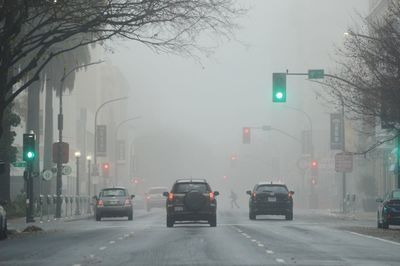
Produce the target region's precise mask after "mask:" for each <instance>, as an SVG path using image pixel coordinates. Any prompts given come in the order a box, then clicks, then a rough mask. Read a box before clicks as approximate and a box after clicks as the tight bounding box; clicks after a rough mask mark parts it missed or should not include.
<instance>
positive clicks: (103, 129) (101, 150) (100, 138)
mask: <svg viewBox="0 0 400 266" xmlns="http://www.w3.org/2000/svg"><path fill="white" fill-rule="evenodd" d="M96 156H99V157H105V156H107V126H106V125H98V126H97V128H96Z"/></svg>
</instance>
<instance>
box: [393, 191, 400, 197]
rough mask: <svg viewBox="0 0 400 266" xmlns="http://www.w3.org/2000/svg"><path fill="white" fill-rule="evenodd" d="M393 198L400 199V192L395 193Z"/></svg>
mask: <svg viewBox="0 0 400 266" xmlns="http://www.w3.org/2000/svg"><path fill="white" fill-rule="evenodd" d="M393 198H394V199H400V190H395V191H393Z"/></svg>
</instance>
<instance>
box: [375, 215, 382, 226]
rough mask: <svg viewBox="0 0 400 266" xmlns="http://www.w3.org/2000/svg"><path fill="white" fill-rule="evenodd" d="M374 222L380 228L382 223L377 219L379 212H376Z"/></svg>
mask: <svg viewBox="0 0 400 266" xmlns="http://www.w3.org/2000/svg"><path fill="white" fill-rule="evenodd" d="M376 223H377V227H378V228H382V223H381V222H380V221H379V212H377V213H376Z"/></svg>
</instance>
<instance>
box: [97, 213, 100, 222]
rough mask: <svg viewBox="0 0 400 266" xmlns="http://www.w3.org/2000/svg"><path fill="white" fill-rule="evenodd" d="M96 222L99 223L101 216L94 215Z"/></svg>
mask: <svg viewBox="0 0 400 266" xmlns="http://www.w3.org/2000/svg"><path fill="white" fill-rule="evenodd" d="M96 221H98V222H99V221H101V215H98V214H96Z"/></svg>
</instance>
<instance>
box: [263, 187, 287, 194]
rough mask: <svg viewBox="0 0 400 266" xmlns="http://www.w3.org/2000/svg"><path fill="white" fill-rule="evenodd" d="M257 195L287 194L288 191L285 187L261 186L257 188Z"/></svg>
mask: <svg viewBox="0 0 400 266" xmlns="http://www.w3.org/2000/svg"><path fill="white" fill-rule="evenodd" d="M256 192H257V193H263V192H274V193H288V190H287V188H286V187H285V186H277V185H261V186H259V187H257V190H256Z"/></svg>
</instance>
